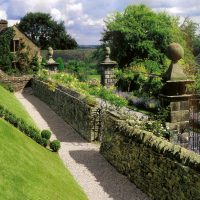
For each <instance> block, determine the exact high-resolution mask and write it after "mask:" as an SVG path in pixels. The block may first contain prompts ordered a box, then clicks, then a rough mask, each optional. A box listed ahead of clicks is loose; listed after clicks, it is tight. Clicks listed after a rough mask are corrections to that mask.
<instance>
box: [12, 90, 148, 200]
mask: <svg viewBox="0 0 200 200" xmlns="http://www.w3.org/2000/svg"><path fill="white" fill-rule="evenodd" d="M15 95H16V97H17V98H18V99H19V100H20V101H21V103H22V104H23V105H24V107H25V108H26V110H27V111H28V112H29V114H30V115H31V117H32V118H33V119H34V120H35V122H36V124H37V126H38V127H39V128H40V129H50V130H51V131H52V132H53V136H52V138H51V139H55V138H58V139H59V140H60V141H61V149H60V151H59V155H60V157H61V159H62V160H63V161H64V163H65V165H66V166H67V168H68V169H69V170H70V172H71V173H72V175H73V176H74V177H75V179H76V180H77V182H78V183H79V184H80V186H81V187H82V188H83V190H84V191H85V193H86V194H87V196H88V198H89V199H90V200H108V199H109V200H111V199H113V200H148V199H149V198H148V197H147V196H146V195H145V194H144V193H143V192H141V191H140V190H139V189H138V188H136V186H135V185H134V184H133V183H131V182H129V181H128V179H127V178H126V177H125V176H123V175H121V174H119V173H118V172H117V171H116V170H115V169H114V168H113V167H112V166H111V165H110V164H109V163H108V162H107V161H106V160H105V159H104V158H103V156H102V155H101V154H100V153H99V146H98V145H96V144H92V143H88V142H86V141H85V140H84V139H82V138H81V137H80V136H79V135H78V133H76V132H75V131H74V130H73V129H72V128H71V127H70V126H69V125H68V124H67V123H66V122H64V121H63V120H62V119H61V118H60V117H59V116H58V115H57V114H55V112H53V111H52V110H51V109H50V108H49V107H48V106H47V105H46V104H45V103H43V102H42V101H40V100H39V99H38V98H36V97H35V96H34V95H32V91H31V90H30V89H25V90H24V92H23V93H16V94H15Z"/></svg>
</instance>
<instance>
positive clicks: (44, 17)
mask: <svg viewBox="0 0 200 200" xmlns="http://www.w3.org/2000/svg"><path fill="white" fill-rule="evenodd" d="M18 26H19V28H20V29H21V30H22V31H23V32H25V33H26V34H27V35H28V36H29V37H30V38H31V39H32V40H33V41H34V42H35V43H36V44H38V45H39V46H40V47H41V48H42V49H47V48H48V47H49V46H51V47H52V48H53V49H73V48H76V47H77V42H76V41H75V39H73V38H72V37H71V36H70V35H69V34H67V32H66V30H65V26H64V23H63V22H60V23H58V22H56V21H55V20H53V19H52V17H51V15H50V14H48V13H40V12H36V13H31V12H30V13H27V14H26V15H25V16H24V17H22V18H21V20H20V23H19V25H18Z"/></svg>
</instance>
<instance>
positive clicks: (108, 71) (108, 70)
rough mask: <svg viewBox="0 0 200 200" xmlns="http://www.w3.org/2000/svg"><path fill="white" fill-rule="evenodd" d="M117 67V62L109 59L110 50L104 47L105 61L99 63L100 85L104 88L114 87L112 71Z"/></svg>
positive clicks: (114, 80) (114, 79)
mask: <svg viewBox="0 0 200 200" xmlns="http://www.w3.org/2000/svg"><path fill="white" fill-rule="evenodd" d="M116 66H117V62H115V61H113V60H111V59H110V48H109V47H106V59H105V60H104V62H102V63H101V84H102V85H103V86H105V87H111V86H114V85H115V83H116V78H115V74H114V69H115V68H116Z"/></svg>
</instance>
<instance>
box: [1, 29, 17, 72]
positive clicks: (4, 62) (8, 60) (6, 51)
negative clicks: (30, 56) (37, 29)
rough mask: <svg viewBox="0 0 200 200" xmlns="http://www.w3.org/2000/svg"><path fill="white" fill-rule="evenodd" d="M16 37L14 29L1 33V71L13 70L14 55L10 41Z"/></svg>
mask: <svg viewBox="0 0 200 200" xmlns="http://www.w3.org/2000/svg"><path fill="white" fill-rule="evenodd" d="M13 37H14V31H13V29H12V28H7V29H4V30H2V31H1V33H0V69H2V70H3V71H11V70H12V54H11V52H10V41H11V40H12V39H13Z"/></svg>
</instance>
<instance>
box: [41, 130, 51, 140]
mask: <svg viewBox="0 0 200 200" xmlns="http://www.w3.org/2000/svg"><path fill="white" fill-rule="evenodd" d="M41 136H42V138H45V139H47V140H49V139H50V137H51V131H49V130H42V132H41Z"/></svg>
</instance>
